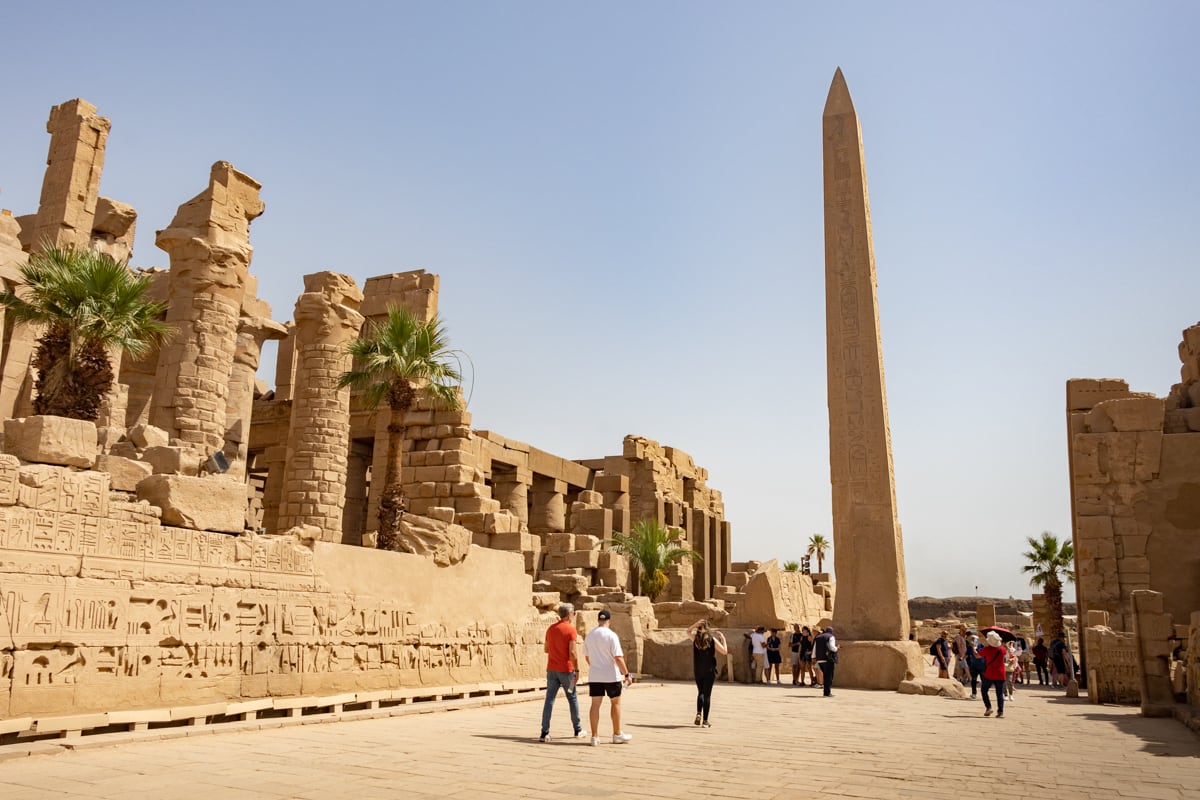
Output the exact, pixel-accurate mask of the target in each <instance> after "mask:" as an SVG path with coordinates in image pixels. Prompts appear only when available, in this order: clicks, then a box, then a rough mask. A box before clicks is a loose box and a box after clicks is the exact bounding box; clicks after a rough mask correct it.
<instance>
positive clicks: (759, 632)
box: [743, 625, 767, 683]
mask: <svg viewBox="0 0 1200 800" xmlns="http://www.w3.org/2000/svg"><path fill="white" fill-rule="evenodd" d="M766 630H767V629H766V628H765V627H763V626H762V625H759V626H758V627H757V628H755V629H754V630H752V631H751V632H750V633H747V634H743V635H744V636H745V637H746V638H747V639H749V640H750V682H751V683H764V682H765V681H764V680H763V679H764V678H765V677H766V666H767V637H766V635H765V634H766Z"/></svg>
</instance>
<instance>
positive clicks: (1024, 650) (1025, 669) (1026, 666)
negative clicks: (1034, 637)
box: [1017, 636, 1033, 685]
mask: <svg viewBox="0 0 1200 800" xmlns="http://www.w3.org/2000/svg"><path fill="white" fill-rule="evenodd" d="M1017 664H1018V665H1019V666H1020V668H1021V670H1020V672H1021V683H1024V684H1026V685H1028V684H1029V682H1030V680H1031V678H1030V677H1029V673H1030V667H1032V666H1033V653H1032V652H1030V650H1029V640H1028V639H1026V638H1025V637H1024V636H1022V637H1020V638H1018V639H1017Z"/></svg>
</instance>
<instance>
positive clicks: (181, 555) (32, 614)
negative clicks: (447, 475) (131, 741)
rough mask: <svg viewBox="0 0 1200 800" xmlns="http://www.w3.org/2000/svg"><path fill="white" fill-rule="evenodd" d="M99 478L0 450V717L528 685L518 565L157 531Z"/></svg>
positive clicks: (539, 628) (536, 670) (532, 644)
mask: <svg viewBox="0 0 1200 800" xmlns="http://www.w3.org/2000/svg"><path fill="white" fill-rule="evenodd" d="M123 496H124V495H122V494H120V493H114V494H110V481H109V476H108V474H107V473H104V472H97V471H78V470H71V469H68V468H64V467H53V466H49V465H19V464H18V461H17V459H15V458H14V457H12V456H0V717H7V716H21V715H29V714H53V713H62V712H68V711H69V712H72V713H84V712H88V711H96V710H112V709H120V708H149V707H155V706H164V705H179V704H197V703H205V702H216V701H224V700H231V699H237V698H255V697H265V696H280V695H304V694H320V693H331V692H340V691H350V690H365V689H387V688H399V687H408V686H414V687H417V686H445V685H462V684H469V683H475V682H483V681H496V680H502V679H528V678H537V677H538V676H539V675H541V673H542V671H543V669H544V661H543V659H544V656H543V654H542V646H541V637H542V633H543V629H544V625H545V622H546V621H545V620H543V619H542V618H541V617H540V616H539V615H538V612H537V610H536V609H535V608H534V607H533V606H532V605H531V604H530V596H531V595H530V578H529V576H528V575H526V574H525V572H524V569H523V565H522V563H521V561H520V559H519V558H516V557H514V556H512V555H510V554H506V553H499V552H494V551H489V550H484V549H480V548H473V549H472V550H471V551H470V552H469V554H468V556H467V558H466V559H464V560H463V561H462V562H461V563H459V564H457V565H455V566H452V567H445V568H440V567H437V566H435V565H434V563H433V562H432V561H431V560H429V559H426V558H423V557H419V556H413V555H406V554H400V553H384V552H379V551H369V550H365V549H362V548H347V547H344V546H342V545H335V544H328V543H322V542H315V543H314V542H311V541H309V542H307V543H306V542H302V541H300V540H298V539H297V538H296V537H295V536H292V535H287V536H270V537H258V536H254V535H252V534H245V535H243V536H229V535H224V534H219V533H209V532H203V531H196V530H188V529H183V528H176V527H171V526H167V525H163V524H162V523H161V520H160V519H159V516H158V514H157V509H156V508H155V507H153V506H150V505H149V504H147V503H144V502H141V503H138V502H132V501H129V500H125V499H114V498H121V497H123Z"/></svg>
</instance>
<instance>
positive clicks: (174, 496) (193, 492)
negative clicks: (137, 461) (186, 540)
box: [137, 475, 246, 533]
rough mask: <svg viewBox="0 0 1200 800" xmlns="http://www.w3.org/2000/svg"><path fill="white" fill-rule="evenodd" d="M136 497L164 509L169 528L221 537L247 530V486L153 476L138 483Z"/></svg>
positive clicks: (217, 479)
mask: <svg viewBox="0 0 1200 800" xmlns="http://www.w3.org/2000/svg"><path fill="white" fill-rule="evenodd" d="M137 496H138V499H139V500H145V501H146V502H148V503H150V504H151V505H154V506H157V507H159V508H161V509H162V520H163V523H165V524H167V525H175V526H178V527H181V528H190V529H192V530H198V531H215V532H218V533H241V532H242V530H244V529H245V527H246V484H244V483H241V482H235V481H234V480H232V479H224V478H220V477H208V478H198V477H196V478H193V477H188V476H185V475H151V476H150V477H148V478H144V479H142V480H141V481H140V482H139V483H138V485H137Z"/></svg>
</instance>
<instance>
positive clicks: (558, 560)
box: [542, 553, 567, 570]
mask: <svg viewBox="0 0 1200 800" xmlns="http://www.w3.org/2000/svg"><path fill="white" fill-rule="evenodd" d="M542 569H544V570H560V569H567V554H566V553H546V556H545V557H544V558H543V559H542Z"/></svg>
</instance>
